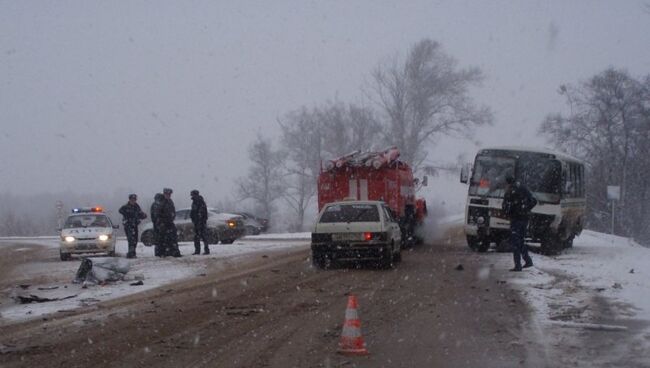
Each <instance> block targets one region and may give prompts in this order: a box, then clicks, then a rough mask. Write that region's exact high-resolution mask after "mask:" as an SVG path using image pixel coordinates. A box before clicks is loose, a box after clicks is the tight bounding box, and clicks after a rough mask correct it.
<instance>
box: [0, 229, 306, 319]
mask: <svg viewBox="0 0 650 368" xmlns="http://www.w3.org/2000/svg"><path fill="white" fill-rule="evenodd" d="M305 234H307V235H309V234H310V233H300V234H268V235H267V234H264V235H258V236H255V237H253V238H254V239H248V238H244V239H240V240H237V241H235V243H233V244H218V245H211V246H210V249H211V251H212V252H211V254H210V255H208V256H204V255H200V256H191V255H189V254H191V253H192V252H193V251H194V245H193V244H192V243H189V242H183V243H180V244H179V246H180V249H181V253H182V254H184V255H186V256H184V257H182V258H165V259H160V258H157V257H155V256H154V255H153V247H145V246H144V245H142V244H139V245H138V247H137V250H136V252H137V255H138V258H137V259H133V260H128V262H129V263H130V267H131V269H130V271H129V272H128V273H127V275H126V278H125V280H124V281H120V282H113V283H108V284H106V285H103V286H89V287H87V288H82V286H81V285H79V284H72V282H71V281H72V280H73V279H74V276H75V274H76V271H77V269H78V267H79V265H80V262H79V260H78V258H74V259H73V260H72V261H69V262H60V261H58V252H57V253H56V255H57V260H56V261H53V260H52V259H48V260H35V261H34V262H30V263H27V264H24V265H22V266H21V267H20V269H16V270H14V272H13V273H14V274H15V275H13V277H15V278H17V279H19V280H26V282H25V285H23V287H24V289H23V288H21V287H19V285H16V287H15V288H14V289H13V290H11V291H10V293H11V294H12V295H11V296H16V295H22V296H28V295H36V296H38V297H40V298H48V299H59V300H55V301H50V302H44V303H30V304H18V303H15V302H13V301H8V302H3V303H2V304H1V305H0V324H2V323H3V322H4V323H7V322H15V321H22V320H29V319H34V318H38V317H41V316H43V315H45V314H49V313H54V312H58V311H66V310H73V309H76V308H80V307H84V306H88V305H93V304H97V303H99V302H102V301H106V300H111V299H116V298H120V297H124V296H127V295H131V294H135V293H138V292H142V291H145V290H150V289H154V288H157V287H161V286H164V285H167V284H171V283H174V282H177V281H181V280H185V279H190V278H193V277H200V276H204V275H205V274H206V273H207V272H208V271H212V270H214V267H219V263H217V264H216V266H215V263H214V262H209V261H211V260H212V261H214V260H223V261H226V260H235V262H236V258H238V257H242V256H248V255H251V254H254V253H261V252H273V251H279V250H283V249H289V248H301V247H302V248H307V247H308V244H309V241H308V239H309V238H308V237H307V236H306V235H305ZM21 243H24V244H25V247H20V244H21ZM9 244H11V245H14V246H15V245H18V247H14V249H13V252H24V251H26V250H28V249H30V246H29V244H37V245H42V246H45V247H48V248H55V249H58V246H59V245H58V239H57V238H20V239H16V238H14V239H11V240H10V241H7V240H4V239H3V241H2V242H0V246H3V245H5V246H6V245H9ZM116 247H117V248H116V250H117V255H118V256H121V257H124V255H125V254H126V251H127V243H126V241H124V240H118V242H117V245H116ZM53 254H54V253H53ZM136 277H138V279H143V282H142V285H131V283H134V282H136V280H135V278H136ZM27 280H34V282H27ZM5 291H6V290H5Z"/></svg>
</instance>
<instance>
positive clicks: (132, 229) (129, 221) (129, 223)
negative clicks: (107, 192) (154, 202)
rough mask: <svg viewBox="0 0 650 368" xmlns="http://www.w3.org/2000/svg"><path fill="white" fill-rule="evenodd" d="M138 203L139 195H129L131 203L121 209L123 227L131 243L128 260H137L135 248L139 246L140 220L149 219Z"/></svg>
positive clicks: (127, 254)
mask: <svg viewBox="0 0 650 368" xmlns="http://www.w3.org/2000/svg"><path fill="white" fill-rule="evenodd" d="M137 201H138V196H137V195H135V194H129V201H128V202H127V203H126V204H125V205H124V206H122V207H120V211H119V212H120V214H121V215H122V225H123V226H124V232H125V233H126V239H127V241H128V243H129V251H128V252H127V253H126V258H135V247H136V245H138V225H139V224H140V220H144V219H146V218H147V214H146V213H144V212H142V210H141V209H140V205H139V204H138V203H137Z"/></svg>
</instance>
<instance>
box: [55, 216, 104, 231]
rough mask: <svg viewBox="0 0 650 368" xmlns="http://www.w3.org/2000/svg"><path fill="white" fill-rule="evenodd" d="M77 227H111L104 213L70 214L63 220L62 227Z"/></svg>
mask: <svg viewBox="0 0 650 368" xmlns="http://www.w3.org/2000/svg"><path fill="white" fill-rule="evenodd" d="M77 227H111V225H110V222H109V221H108V218H107V217H106V216H105V215H77V216H70V217H68V219H67V220H65V225H64V226H63V228H64V229H73V228H77Z"/></svg>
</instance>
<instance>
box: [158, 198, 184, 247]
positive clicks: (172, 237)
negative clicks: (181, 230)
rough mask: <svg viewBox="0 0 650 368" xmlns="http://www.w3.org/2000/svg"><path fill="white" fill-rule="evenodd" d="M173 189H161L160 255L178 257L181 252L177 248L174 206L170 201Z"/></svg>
mask: <svg viewBox="0 0 650 368" xmlns="http://www.w3.org/2000/svg"><path fill="white" fill-rule="evenodd" d="M172 193H173V191H172V190H171V189H169V188H165V189H163V202H162V206H161V207H160V221H159V223H160V225H161V226H160V233H161V237H162V243H163V246H162V248H163V249H162V251H163V254H162V256H163V257H165V256H172V257H180V256H181V252H180V250H179V249H178V237H177V234H176V225H175V224H174V219H175V218H176V207H175V206H174V201H172Z"/></svg>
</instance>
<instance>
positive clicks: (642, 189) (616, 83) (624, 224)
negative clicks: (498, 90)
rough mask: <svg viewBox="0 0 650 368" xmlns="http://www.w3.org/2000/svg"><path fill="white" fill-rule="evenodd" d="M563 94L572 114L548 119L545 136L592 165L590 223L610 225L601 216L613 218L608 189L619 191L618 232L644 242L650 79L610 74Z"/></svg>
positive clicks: (568, 87) (610, 71)
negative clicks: (641, 223)
mask: <svg viewBox="0 0 650 368" xmlns="http://www.w3.org/2000/svg"><path fill="white" fill-rule="evenodd" d="M559 93H560V94H561V95H563V96H565V98H566V101H567V104H568V105H569V108H570V112H569V114H568V116H565V115H562V114H559V113H555V114H551V115H549V116H547V118H546V119H545V120H544V122H543V123H542V125H541V127H540V132H541V133H542V134H545V135H546V136H547V137H548V139H549V141H550V142H551V143H553V144H554V145H555V146H557V147H558V148H561V149H565V150H566V151H568V152H569V153H571V154H573V155H575V156H577V157H580V158H582V159H584V160H585V161H587V162H589V163H590V170H589V174H590V176H589V181H588V189H589V190H588V192H587V193H588V200H589V202H590V203H589V207H590V209H592V212H591V220H592V221H591V222H592V223H593V224H599V223H600V224H601V225H600V226H603V225H604V223H606V222H608V221H607V219H603V218H602V216H597V215H596V214H600V213H606V212H608V211H607V206H608V203H607V198H606V186H607V185H619V186H620V187H621V200H620V202H619V204H620V206H619V208H618V211H617V212H618V213H619V215H620V221H619V222H618V224H619V227H618V229H617V231H618V232H619V233H622V234H624V235H632V236H637V237H638V236H641V232H642V230H643V229H642V228H641V227H639V218H638V216H647V214H646V215H644V214H643V213H647V208H646V207H647V205H645V204H644V203H645V202H647V200H648V193H647V191H648V189H647V183H648V182H649V178H650V174H648V170H647V168H649V166H650V161H649V160H650V158H649V156H648V150H649V149H650V147H649V144H648V139H649V138H650V135H649V134H650V113H649V112H650V77H646V79H645V81H640V80H636V79H634V78H632V77H631V76H630V75H629V74H628V73H627V72H626V71H624V70H619V69H614V68H608V69H606V70H605V71H603V72H602V73H599V74H597V75H595V76H593V77H592V78H590V79H589V80H588V81H586V82H583V83H581V84H580V85H578V86H572V85H563V86H561V87H560V90H559ZM644 206H646V207H644ZM646 220H648V219H647V218H646ZM603 227H604V226H603ZM644 228H647V226H644ZM601 229H602V228H601ZM647 235H648V236H650V234H647Z"/></svg>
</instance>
